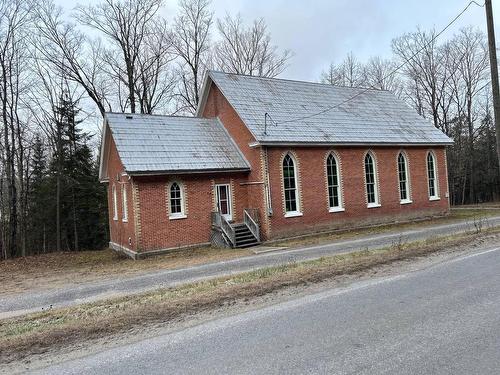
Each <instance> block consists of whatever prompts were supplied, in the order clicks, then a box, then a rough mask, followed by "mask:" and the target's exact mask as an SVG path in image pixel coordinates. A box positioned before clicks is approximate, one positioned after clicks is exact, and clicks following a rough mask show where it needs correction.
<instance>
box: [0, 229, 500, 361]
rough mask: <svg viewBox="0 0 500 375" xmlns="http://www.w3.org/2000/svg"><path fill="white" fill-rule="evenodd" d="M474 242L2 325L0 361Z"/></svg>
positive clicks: (397, 251)
mask: <svg viewBox="0 0 500 375" xmlns="http://www.w3.org/2000/svg"><path fill="white" fill-rule="evenodd" d="M485 233H489V234H491V235H497V234H498V233H500V229H498V228H496V229H489V230H488V231H486V232H485ZM480 236H481V234H478V233H468V234H464V235H461V236H453V237H446V238H432V239H429V240H427V241H420V242H414V243H409V244H405V243H395V244H394V245H393V246H391V247H388V248H384V249H378V250H370V251H368V250H364V251H359V252H354V253H346V254H339V255H335V256H331V257H324V258H321V259H318V260H313V261H307V262H301V263H292V264H288V265H283V266H277V267H270V268H265V269H261V270H256V271H252V272H246V273H242V274H238V275H233V276H227V277H220V278H216V279H211V280H207V281H202V282H196V283H191V284H187V285H183V286H180V287H176V288H166V289H158V290H156V291H152V292H148V293H144V294H140V295H134V296H128V297H120V298H114V299H110V300H106V301H100V302H95V303H88V304H83V305H79V306H75V307H69V308H61V309H55V310H49V311H45V312H41V313H35V314H29V315H26V316H22V317H17V318H10V319H5V320H3V321H0V361H1V362H10V361H14V360H19V359H22V358H24V357H26V356H28V355H29V354H33V353H40V352H44V351H47V350H49V349H54V348H62V347H65V346H67V345H70V344H72V343H77V342H78V343H80V342H82V341H84V340H87V339H92V338H102V337H103V336H106V335H111V334H114V333H119V332H124V331H127V330H129V329H131V328H134V327H138V326H141V325H146V324H150V323H157V322H167V321H171V320H172V319H174V318H179V317H182V316H185V315H187V314H191V313H196V312H200V311H204V310H209V309H213V308H215V307H218V306H221V305H223V304H225V303H233V302H235V301H239V300H246V299H248V298H252V297H257V296H262V295H264V294H267V293H270V292H274V291H277V290H280V289H283V288H286V287H289V286H296V285H303V284H305V283H316V282H320V281H324V280H327V279H332V278H335V277H336V276H338V275H345V274H353V273H357V272H360V271H365V270H368V269H370V268H373V267H375V266H377V265H381V264H388V263H391V262H394V261H398V260H403V259H410V258H414V257H419V256H425V255H428V254H431V253H435V252H438V251H440V250H442V249H449V248H451V247H453V246H460V245H464V244H470V243H473V242H474V241H476V240H478V239H479V238H480Z"/></svg>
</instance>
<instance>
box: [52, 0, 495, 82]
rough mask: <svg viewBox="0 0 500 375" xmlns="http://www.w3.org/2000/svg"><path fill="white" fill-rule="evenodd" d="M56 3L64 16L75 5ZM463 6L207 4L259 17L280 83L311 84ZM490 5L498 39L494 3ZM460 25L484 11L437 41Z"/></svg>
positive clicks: (301, 0) (368, 1)
mask: <svg viewBox="0 0 500 375" xmlns="http://www.w3.org/2000/svg"><path fill="white" fill-rule="evenodd" d="M56 1H57V2H58V3H59V4H60V5H62V6H63V7H64V8H66V10H68V11H69V10H71V8H72V7H74V6H75V5H76V4H78V3H79V1H78V0H56ZM97 1H98V0H86V1H84V3H85V4H88V3H96V2H97ZM478 2H480V3H482V0H478ZM468 3H469V1H468V0H213V10H214V12H215V17H223V16H224V15H225V13H226V12H228V13H230V14H232V15H234V14H236V13H238V12H239V13H241V15H242V17H243V19H244V20H246V21H247V22H250V21H251V20H253V19H255V18H258V17H263V18H264V19H265V20H266V22H267V24H268V27H269V31H270V32H271V35H272V39H273V41H274V43H275V44H277V45H278V46H280V47H281V48H287V49H290V50H292V51H293V53H294V57H293V58H292V60H291V61H290V66H289V68H288V69H287V70H286V72H285V73H283V74H282V77H285V78H292V79H299V80H312V81H316V80H318V77H319V75H320V73H321V71H322V70H323V69H325V68H326V67H327V66H328V64H329V63H330V62H331V61H334V62H338V61H340V60H342V59H343V57H344V56H345V55H346V54H347V53H349V52H350V51H352V52H353V53H354V55H355V56H357V57H358V58H359V59H361V60H366V59H368V58H369V57H370V56H373V55H381V56H390V54H391V40H392V39H393V38H394V37H396V36H398V35H401V34H403V33H405V32H410V31H413V30H415V29H416V28H417V27H419V26H420V27H421V28H422V29H430V28H433V27H435V28H436V30H440V29H442V28H443V27H444V26H446V24H448V22H450V21H451V20H452V19H453V18H454V17H455V16H456V15H457V14H458V13H459V12H460V11H461V10H463V8H464V7H465V6H466V5H467V4H468ZM493 3H494V5H493V6H494V15H495V16H496V17H497V19H498V21H497V22H496V23H495V24H496V29H497V34H498V35H500V32H499V31H498V30H500V1H499V0H495V1H493ZM164 11H165V16H166V17H167V18H169V19H171V18H172V17H173V16H174V15H175V13H176V12H177V0H166V9H165V10H164ZM466 25H474V26H476V27H478V28H481V29H483V30H484V31H486V26H485V16H484V8H481V7H478V6H476V5H472V6H471V7H470V8H469V10H468V11H467V12H466V13H464V15H463V16H462V17H461V18H460V19H459V20H458V21H457V22H456V23H455V24H454V25H453V27H452V28H450V29H449V30H448V32H447V33H446V34H444V35H443V36H442V37H441V38H442V39H445V38H447V37H450V36H451V35H453V33H454V32H456V31H457V30H458V29H459V28H460V27H463V26H466ZM498 44H500V41H499V43H498Z"/></svg>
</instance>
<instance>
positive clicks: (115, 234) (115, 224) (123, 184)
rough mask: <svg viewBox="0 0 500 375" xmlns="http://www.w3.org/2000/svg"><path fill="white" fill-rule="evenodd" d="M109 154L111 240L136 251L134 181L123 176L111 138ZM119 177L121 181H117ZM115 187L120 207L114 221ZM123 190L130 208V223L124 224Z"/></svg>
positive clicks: (122, 169)
mask: <svg viewBox="0 0 500 375" xmlns="http://www.w3.org/2000/svg"><path fill="white" fill-rule="evenodd" d="M109 147H110V149H109V154H108V164H107V166H108V177H109V182H108V212H109V231H110V240H111V242H114V243H116V244H119V245H120V246H124V247H126V248H128V249H132V250H135V249H136V248H137V244H136V234H135V233H136V232H135V224H136V223H135V220H134V204H133V192H132V180H129V178H128V176H122V175H121V174H122V172H123V171H124V168H123V164H122V162H121V160H120V157H119V156H118V152H117V150H116V146H115V142H114V140H113V138H112V137H110V144H109ZM117 175H118V176H119V180H117V179H116V177H117ZM113 185H114V186H115V187H116V197H117V207H118V220H114V219H113V190H112V189H113V188H112V187H113ZM122 188H125V189H126V190H127V206H128V221H127V222H124V221H123V220H122V215H123V204H122V202H123V199H122Z"/></svg>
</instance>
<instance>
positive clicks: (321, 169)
mask: <svg viewBox="0 0 500 375" xmlns="http://www.w3.org/2000/svg"><path fill="white" fill-rule="evenodd" d="M203 115H204V116H206V117H218V118H219V119H220V120H221V122H222V123H223V125H224V126H225V128H226V129H227V131H228V132H229V134H230V135H231V136H232V137H233V139H234V140H235V142H236V143H237V145H238V147H239V148H240V150H241V151H242V152H243V154H244V156H245V157H246V159H247V160H248V161H249V162H250V164H251V168H252V170H251V172H250V173H240V174H231V175H229V174H217V175H203V174H199V175H195V174H193V175H179V176H157V177H145V176H144V177H134V178H133V179H131V180H130V181H129V180H128V177H127V176H125V177H121V178H120V183H118V181H116V175H117V174H120V173H121V172H123V165H122V163H121V162H120V159H119V157H118V154H117V152H116V148H115V145H114V143H113V141H112V140H111V144H110V146H111V149H110V153H109V159H108V170H109V189H108V204H109V208H110V209H109V213H110V232H111V241H113V242H115V243H118V244H120V245H122V246H125V247H127V248H130V249H132V250H136V251H149V250H155V249H167V248H175V247H180V246H186V245H195V244H201V243H207V242H209V240H210V232H211V215H210V214H211V212H212V211H213V210H214V209H215V192H214V185H215V184H216V183H229V184H230V185H231V192H232V203H233V207H232V208H233V219H234V221H235V222H241V221H242V220H243V217H242V215H243V210H244V208H247V207H248V208H258V209H259V211H260V214H261V217H260V221H261V225H262V232H263V233H264V236H265V238H279V237H284V236H287V235H296V234H300V233H304V232H309V231H317V230H324V229H328V228H337V227H346V226H349V225H357V226H359V225H361V224H374V223H380V222H384V221H393V220H403V219H405V220H406V219H411V218H416V217H424V216H428V215H433V214H442V213H445V212H447V210H448V209H449V204H448V198H447V193H448V186H447V177H446V175H447V171H446V160H445V150H444V148H443V147H440V148H439V147H438V148H433V150H434V152H435V154H436V157H437V172H438V177H439V185H438V190H439V195H440V198H441V199H440V200H438V201H429V198H428V191H427V167H426V155H427V152H428V150H430V149H431V148H426V147H407V148H404V150H405V151H406V154H407V156H408V162H409V176H410V186H411V198H412V200H413V203H411V204H407V205H401V204H400V201H399V190H398V189H399V187H398V174H397V155H398V153H399V151H400V150H401V148H398V147H373V148H371V150H372V151H373V152H374V155H375V156H376V163H377V167H378V168H377V169H378V177H379V191H380V203H381V207H378V208H370V209H368V208H367V204H366V194H365V180H364V155H365V153H366V151H367V150H368V149H367V148H366V147H339V148H335V152H336V153H337V155H338V156H339V159H340V172H341V178H342V191H343V199H342V200H343V205H344V208H345V211H344V212H335V213H330V212H329V210H328V195H327V186H326V174H325V158H326V155H327V152H329V151H331V148H326V147H311V148H306V147H296V148H291V149H290V148H283V147H269V148H267V152H268V164H269V175H270V190H271V193H270V195H271V204H272V208H273V212H274V214H273V216H272V217H268V216H267V215H266V207H265V186H264V177H265V176H264V165H265V163H264V160H265V157H264V155H265V151H264V149H262V148H261V147H251V146H250V144H252V143H253V142H255V139H254V137H253V136H252V134H251V133H250V132H249V131H248V129H247V128H246V127H245V125H244V124H243V123H242V121H241V119H240V118H239V116H238V115H237V113H236V112H235V111H234V109H233V108H232V107H231V105H230V104H229V103H228V102H227V100H226V99H225V98H224V96H223V95H222V94H221V92H220V91H219V90H218V89H217V87H215V86H214V85H212V88H211V91H210V93H209V96H208V98H207V102H206V107H205V111H204V114H203ZM287 151H292V152H293V154H294V155H295V156H296V159H297V161H298V165H297V168H298V171H299V192H300V194H301V199H300V200H301V211H302V213H303V216H301V217H295V218H285V217H284V201H283V190H282V172H281V169H282V168H281V162H282V158H283V156H284V154H285V153H286V152H287ZM171 181H178V182H180V183H181V184H182V186H183V189H184V197H185V206H186V207H185V213H186V218H182V219H171V218H169V214H168V203H167V202H168V192H167V186H168V184H169V183H170V182H171ZM113 183H114V184H115V185H116V186H117V196H118V221H115V220H113V204H112V189H111V187H112V185H113ZM122 184H123V186H126V188H127V193H128V204H129V209H128V212H129V215H128V216H129V218H128V222H127V223H123V222H122V220H121V217H122V207H121V206H122V203H121V202H122V200H121V190H120V187H121V185H122ZM133 187H134V188H133ZM129 238H130V244H129Z"/></svg>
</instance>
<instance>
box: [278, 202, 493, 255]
mask: <svg viewBox="0 0 500 375" xmlns="http://www.w3.org/2000/svg"><path fill="white" fill-rule="evenodd" d="M497 215H500V207H499V209H498V210H496V209H488V210H485V209H482V208H476V209H466V210H464V209H453V208H452V209H451V212H450V214H449V215H448V216H443V217H433V218H428V219H425V220H421V221H417V222H409V223H399V224H398V223H392V224H383V225H379V226H373V227H367V228H360V229H353V230H348V231H346V230H339V231H334V232H326V233H318V234H313V235H311V236H306V237H299V238H292V239H284V240H283V241H276V242H274V243H273V246H289V247H296V246H307V245H317V244H322V243H328V242H333V241H340V240H346V239H349V238H354V237H357V236H361V235H364V236H366V235H370V234H383V233H387V232H391V231H395V230H401V231H403V230H410V229H415V228H424V227H431V226H434V225H441V224H450V223H454V222H458V221H463V220H467V221H470V222H471V224H472V223H474V222H475V221H478V220H484V219H486V218H488V217H491V216H497Z"/></svg>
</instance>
